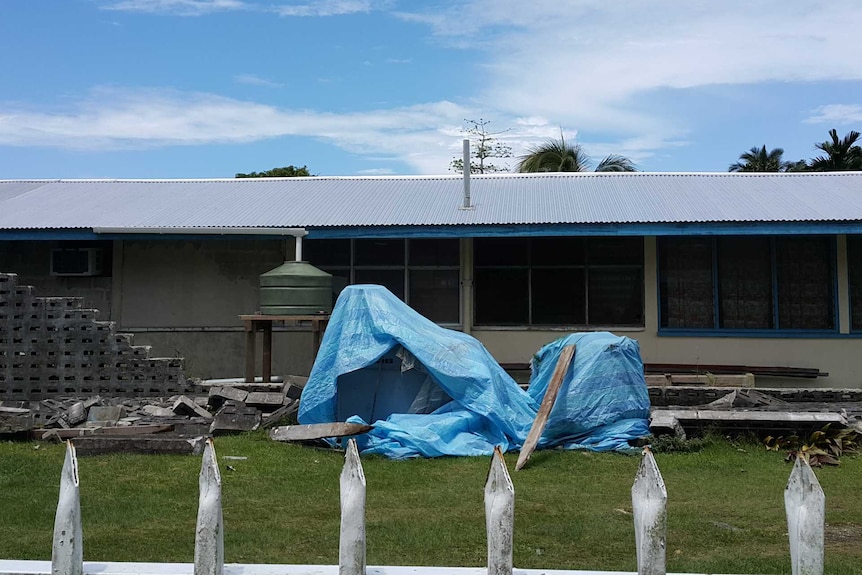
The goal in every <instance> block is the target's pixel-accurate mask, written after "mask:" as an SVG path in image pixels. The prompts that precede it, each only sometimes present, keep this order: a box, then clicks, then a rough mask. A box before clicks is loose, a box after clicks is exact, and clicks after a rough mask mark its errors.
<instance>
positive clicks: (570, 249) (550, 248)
mask: <svg viewBox="0 0 862 575" xmlns="http://www.w3.org/2000/svg"><path fill="white" fill-rule="evenodd" d="M530 256H531V260H530V263H532V264H533V265H534V266H565V265H583V264H584V257H585V252H584V238H566V237H563V238H532V239H531V240H530Z"/></svg>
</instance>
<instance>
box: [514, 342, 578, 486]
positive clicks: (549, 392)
mask: <svg viewBox="0 0 862 575" xmlns="http://www.w3.org/2000/svg"><path fill="white" fill-rule="evenodd" d="M574 357H575V344H571V345H567V346H566V347H564V348H563V349H562V351H560V357H559V359H557V365H556V367H554V373H553V375H552V376H551V381H550V382H549V383H548V389H546V390H545V397H543V398H542V404H541V405H540V406H539V412H538V413H537V414H536V419H535V420H534V421H533V426H532V427H530V433H528V434H527V439H526V441H524V445H523V446H522V447H521V454H520V455H518V462H517V463H516V464H515V471H520V470H521V468H522V467H524V466H525V465H526V464H527V462H528V461H529V460H530V456H531V455H532V454H533V451H534V450H535V449H536V446H537V445H538V444H539V440H540V439H541V438H542V432H543V431H544V430H545V425H547V423H548V416H549V415H550V414H551V409H553V407H554V402H555V401H557V394H558V393H559V392H560V387H561V386H562V385H563V378H565V376H566V372H567V371H568V370H569V365H570V364H571V363H572V359H573V358H574Z"/></svg>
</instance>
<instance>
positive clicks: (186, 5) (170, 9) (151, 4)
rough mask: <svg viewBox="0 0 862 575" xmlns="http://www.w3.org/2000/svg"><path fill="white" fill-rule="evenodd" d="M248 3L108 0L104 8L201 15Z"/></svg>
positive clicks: (213, 0) (240, 0)
mask: <svg viewBox="0 0 862 575" xmlns="http://www.w3.org/2000/svg"><path fill="white" fill-rule="evenodd" d="M249 7H250V5H249V4H248V3H247V2H244V1H242V0H118V1H112V2H108V3H107V4H106V5H105V6H103V8H104V9H105V10H119V11H123V12H145V13H150V14H175V15H177V16H201V15H204V14H211V13H213V12H224V11H227V10H243V9H247V8H249Z"/></svg>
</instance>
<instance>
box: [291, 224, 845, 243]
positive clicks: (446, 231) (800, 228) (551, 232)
mask: <svg viewBox="0 0 862 575" xmlns="http://www.w3.org/2000/svg"><path fill="white" fill-rule="evenodd" d="M308 232H309V233H308V238H309V239H337V238H415V237H497V236H507V237H511V236H714V235H715V236H726V235H737V236H754V235H757V236H770V235H776V236H780V235H834V234H846V233H862V222H852V223H836V222H790V223H788V222H758V223H691V224H683V223H680V224H662V223H652V224H651V223H644V224H529V225H526V224H525V225H469V226H372V227H365V228H354V227H350V228H308Z"/></svg>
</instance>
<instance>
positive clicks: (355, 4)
mask: <svg viewBox="0 0 862 575" xmlns="http://www.w3.org/2000/svg"><path fill="white" fill-rule="evenodd" d="M390 4H391V2H389V1H388V0H314V1H312V2H307V3H304V4H290V5H286V6H277V7H276V8H275V12H276V13H278V14H279V15H281V16H343V15H346V14H357V13H364V12H372V11H375V10H381V9H385V8H387V7H388V6H389V5H390Z"/></svg>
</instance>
